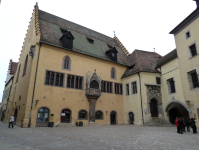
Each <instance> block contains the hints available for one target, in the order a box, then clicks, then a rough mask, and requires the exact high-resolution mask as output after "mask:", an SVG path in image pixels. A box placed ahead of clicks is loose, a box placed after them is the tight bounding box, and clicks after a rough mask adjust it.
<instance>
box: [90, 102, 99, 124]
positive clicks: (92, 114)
mask: <svg viewBox="0 0 199 150" xmlns="http://www.w3.org/2000/svg"><path fill="white" fill-rule="evenodd" d="M88 100H89V121H90V122H95V103H96V101H97V99H95V98H92V99H88Z"/></svg>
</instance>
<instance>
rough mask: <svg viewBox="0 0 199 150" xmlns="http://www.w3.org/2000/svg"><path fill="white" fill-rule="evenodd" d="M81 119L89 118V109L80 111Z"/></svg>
mask: <svg viewBox="0 0 199 150" xmlns="http://www.w3.org/2000/svg"><path fill="white" fill-rule="evenodd" d="M79 119H87V111H86V110H80V111H79Z"/></svg>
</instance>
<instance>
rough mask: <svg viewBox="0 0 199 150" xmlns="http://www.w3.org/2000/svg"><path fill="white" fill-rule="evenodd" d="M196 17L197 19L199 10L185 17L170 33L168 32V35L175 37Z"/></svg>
mask: <svg viewBox="0 0 199 150" xmlns="http://www.w3.org/2000/svg"><path fill="white" fill-rule="evenodd" d="M198 17H199V8H197V9H196V10H194V11H193V12H192V13H191V14H190V15H189V16H188V17H186V18H185V19H184V20H183V21H182V22H181V23H180V24H178V25H177V26H176V27H175V28H174V29H173V30H172V31H170V32H169V34H174V35H176V34H177V33H179V32H180V31H181V30H182V29H184V28H185V27H186V26H187V25H189V24H190V23H191V22H193V21H194V20H195V19H197V18H198Z"/></svg>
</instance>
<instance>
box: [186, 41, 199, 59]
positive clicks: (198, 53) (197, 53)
mask: <svg viewBox="0 0 199 150" xmlns="http://www.w3.org/2000/svg"><path fill="white" fill-rule="evenodd" d="M194 44H195V46H196V55H194V56H192V54H191V50H190V47H191V46H193V45H194ZM188 52H189V59H191V58H193V57H196V56H197V55H199V51H198V46H197V44H196V41H195V42H193V43H192V44H190V45H189V46H188Z"/></svg>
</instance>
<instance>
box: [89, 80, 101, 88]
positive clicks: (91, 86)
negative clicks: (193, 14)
mask: <svg viewBox="0 0 199 150" xmlns="http://www.w3.org/2000/svg"><path fill="white" fill-rule="evenodd" d="M90 88H93V89H99V83H98V82H97V81H96V80H93V81H91V83H90Z"/></svg>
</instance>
